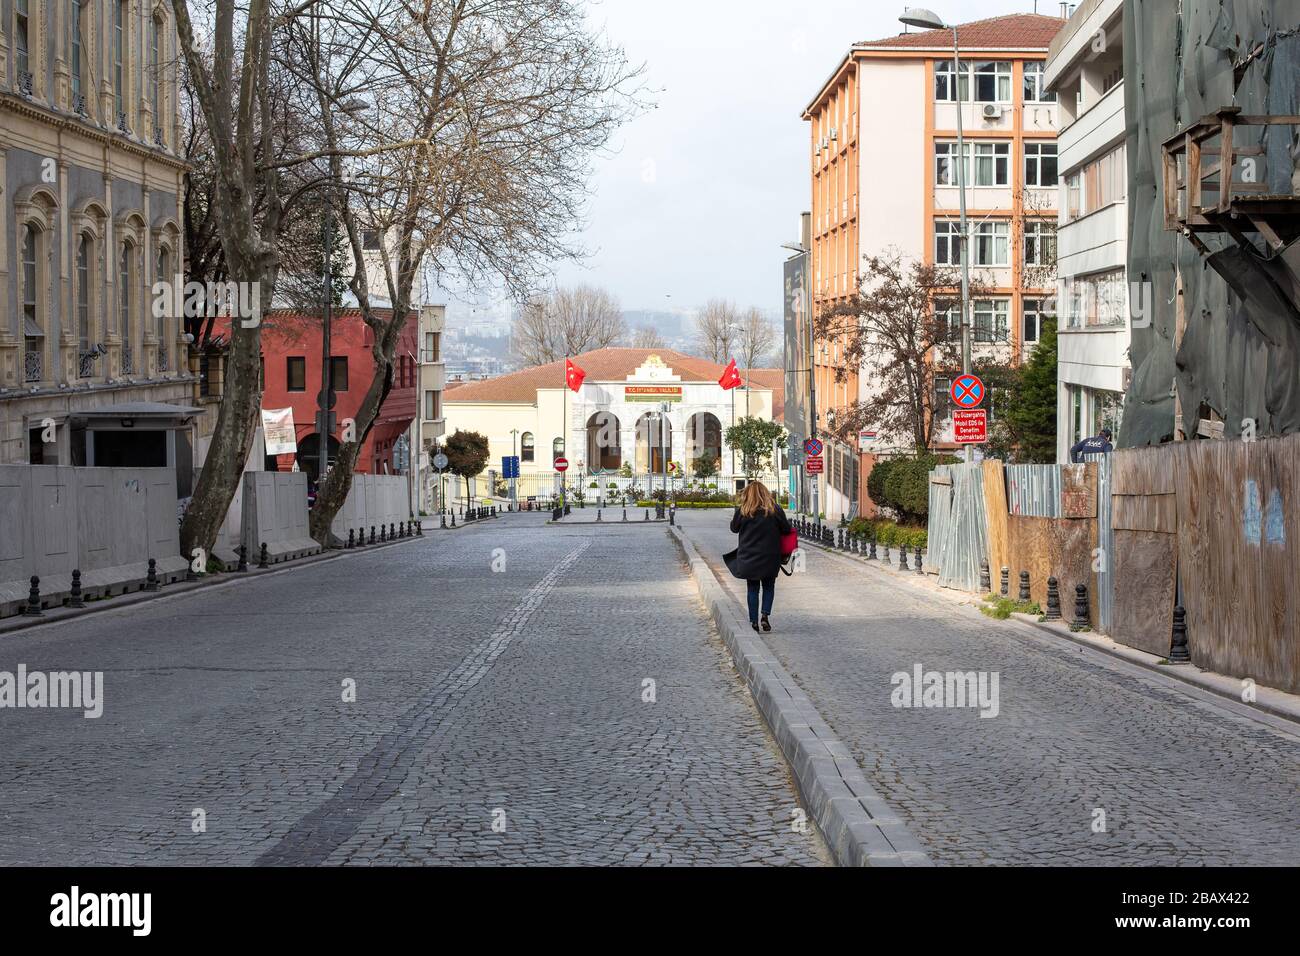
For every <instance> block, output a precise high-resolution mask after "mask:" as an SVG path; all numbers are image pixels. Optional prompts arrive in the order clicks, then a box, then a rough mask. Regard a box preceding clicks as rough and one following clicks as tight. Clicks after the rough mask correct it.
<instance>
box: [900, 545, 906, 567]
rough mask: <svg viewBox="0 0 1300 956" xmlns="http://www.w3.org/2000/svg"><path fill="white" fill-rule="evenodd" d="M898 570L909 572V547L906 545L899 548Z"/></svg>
mask: <svg viewBox="0 0 1300 956" xmlns="http://www.w3.org/2000/svg"><path fill="white" fill-rule="evenodd" d="M898 570H900V571H906V570H907V545H905V544H900V545H899V546H898Z"/></svg>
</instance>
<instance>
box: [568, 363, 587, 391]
mask: <svg viewBox="0 0 1300 956" xmlns="http://www.w3.org/2000/svg"><path fill="white" fill-rule="evenodd" d="M586 377H587V373H586V372H584V371H583V370H582V369H580V368H578V366H576V365H574V364H573V363H572V362H570V361H569V360H568V359H565V360H564V384H565V385H567V386H569V388H571V389H573V390H574V391H575V392H576V391H578V389H580V388H582V380H583V379H585V378H586Z"/></svg>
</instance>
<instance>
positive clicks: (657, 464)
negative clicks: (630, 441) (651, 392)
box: [636, 412, 673, 475]
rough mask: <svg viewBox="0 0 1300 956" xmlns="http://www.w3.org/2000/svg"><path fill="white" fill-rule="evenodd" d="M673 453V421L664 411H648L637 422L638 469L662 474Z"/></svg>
mask: <svg viewBox="0 0 1300 956" xmlns="http://www.w3.org/2000/svg"><path fill="white" fill-rule="evenodd" d="M672 455H673V424H672V422H670V421H669V420H668V417H667V416H666V415H664V414H663V413H662V412H646V413H645V414H644V415H642V416H641V417H640V418H638V419H637V422H636V470H637V471H638V472H640V473H643V474H654V475H662V474H663V473H664V471H665V470H666V467H667V464H668V462H669V461H670V460H671V459H672Z"/></svg>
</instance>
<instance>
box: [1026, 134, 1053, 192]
mask: <svg viewBox="0 0 1300 956" xmlns="http://www.w3.org/2000/svg"><path fill="white" fill-rule="evenodd" d="M1056 178H1057V177H1056V144H1055V143H1025V185H1026V186H1055V185H1056Z"/></svg>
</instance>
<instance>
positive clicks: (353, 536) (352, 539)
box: [348, 528, 357, 551]
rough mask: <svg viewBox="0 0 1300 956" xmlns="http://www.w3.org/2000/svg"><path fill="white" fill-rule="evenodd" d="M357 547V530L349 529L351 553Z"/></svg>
mask: <svg viewBox="0 0 1300 956" xmlns="http://www.w3.org/2000/svg"><path fill="white" fill-rule="evenodd" d="M356 546H357V529H356V528H348V550H349V551H351V550H352V549H353V548H355V547H356Z"/></svg>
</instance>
